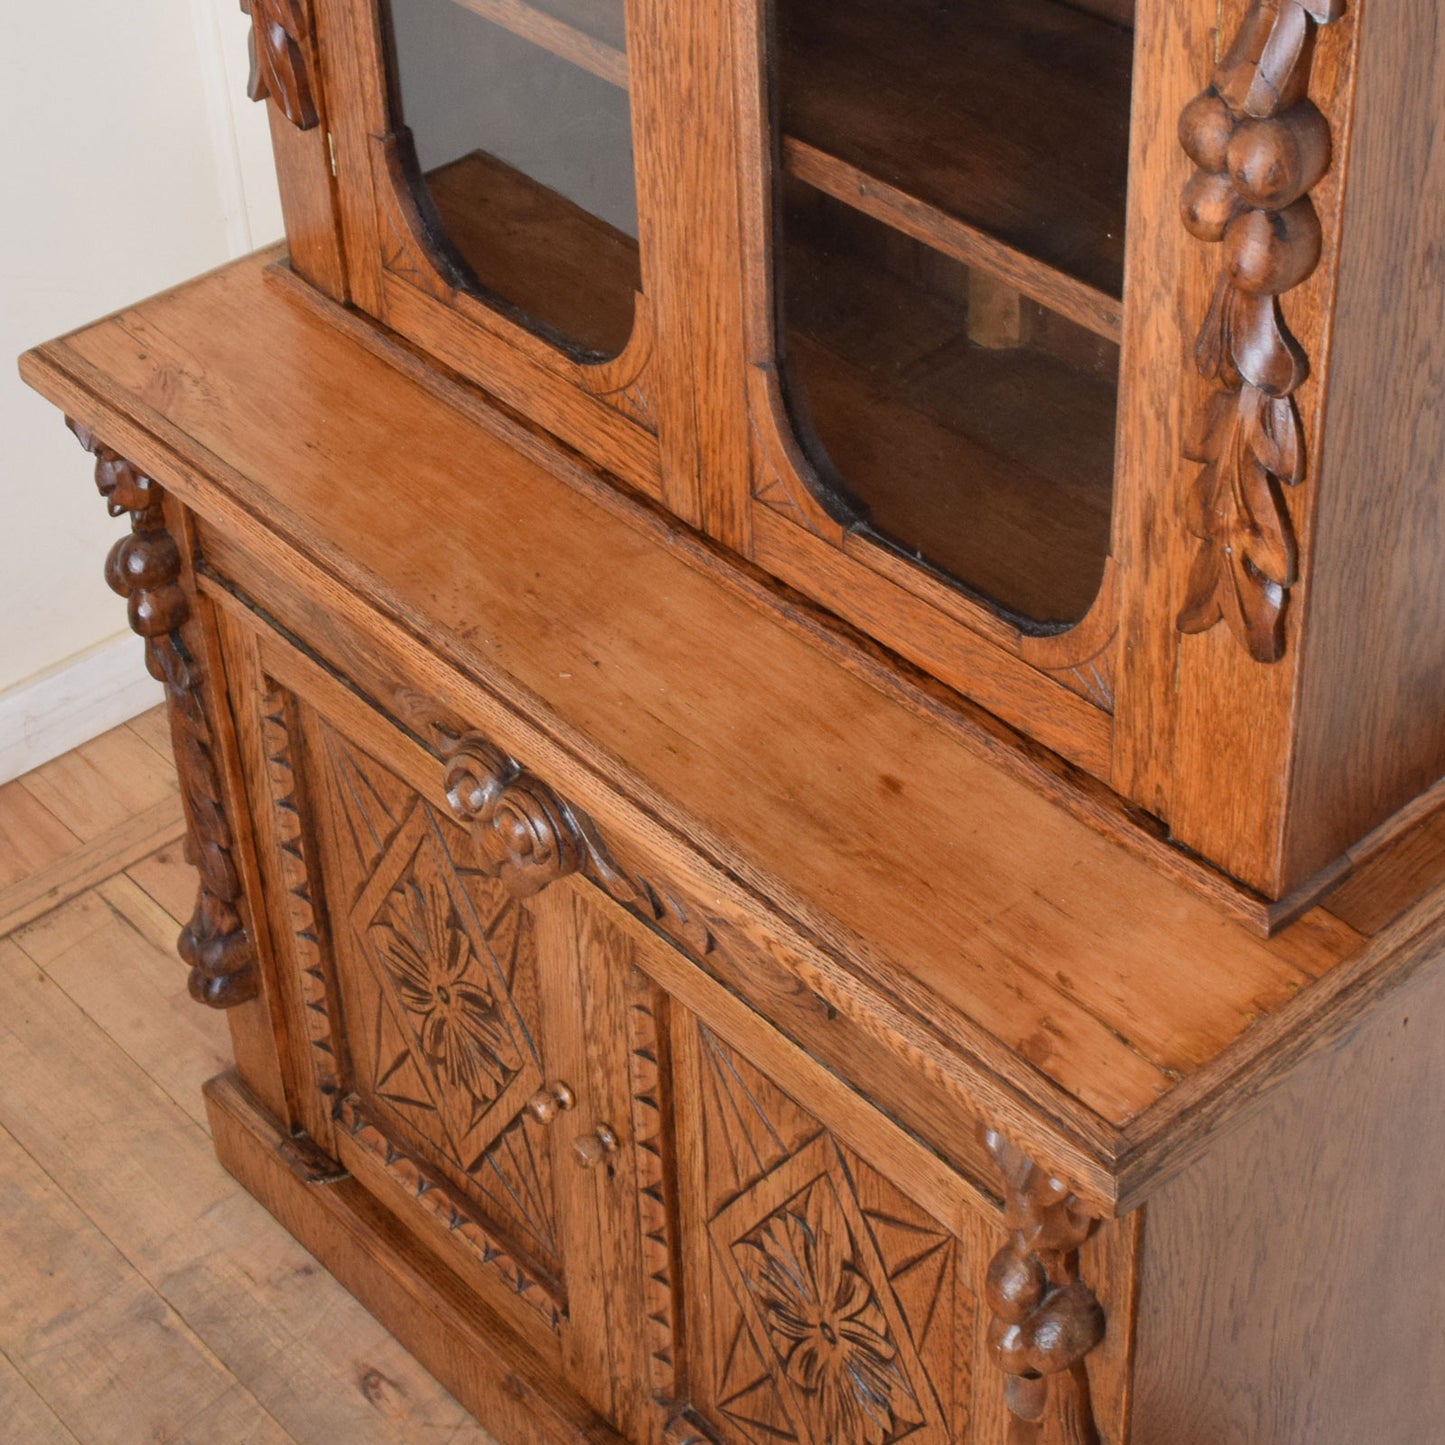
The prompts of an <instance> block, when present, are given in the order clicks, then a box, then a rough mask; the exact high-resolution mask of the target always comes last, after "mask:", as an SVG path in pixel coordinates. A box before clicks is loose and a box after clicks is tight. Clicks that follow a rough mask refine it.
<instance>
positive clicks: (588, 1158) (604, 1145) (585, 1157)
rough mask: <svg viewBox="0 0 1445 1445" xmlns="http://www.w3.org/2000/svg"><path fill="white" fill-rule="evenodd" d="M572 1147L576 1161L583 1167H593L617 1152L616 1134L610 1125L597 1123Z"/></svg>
mask: <svg viewBox="0 0 1445 1445" xmlns="http://www.w3.org/2000/svg"><path fill="white" fill-rule="evenodd" d="M572 1148H573V1149H574V1150H575V1151H576V1154H577V1162H578V1163H579V1164H580V1165H581V1166H582V1167H583V1168H584V1169H595V1168H596V1167H597V1166H598V1165H599V1164H601V1163H602V1162H603V1161H604V1160H606V1159H610V1158H611V1157H612V1155H614V1154H615V1153H616V1152H617V1135H616V1134H615V1133H613V1131H612V1127H611V1126H610V1125H608V1124H599V1125H598V1126H597V1127H596V1128H595V1129H594V1130H593V1131H592V1132H591V1133H590V1134H584V1135H582V1137H581V1138H580V1139H578V1140H576V1141H575V1142H574V1143H573V1145H572Z"/></svg>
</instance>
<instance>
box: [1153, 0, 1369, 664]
mask: <svg viewBox="0 0 1445 1445" xmlns="http://www.w3.org/2000/svg"><path fill="white" fill-rule="evenodd" d="M1343 13H1344V0H1255V3H1254V4H1253V5H1252V6H1251V8H1250V11H1249V13H1248V15H1247V16H1246V17H1245V20H1244V23H1243V25H1242V26H1241V28H1240V31H1239V34H1238V35H1237V36H1236V38H1235V41H1234V44H1233V45H1232V46H1231V48H1230V50H1229V52H1228V54H1227V55H1226V56H1225V57H1224V59H1223V61H1222V62H1221V63H1220V65H1219V68H1218V69H1217V70H1216V72H1215V74H1214V79H1213V83H1212V84H1211V85H1210V87H1209V89H1208V90H1206V91H1205V92H1204V93H1203V94H1202V95H1199V96H1196V97H1195V99H1194V100H1192V101H1191V102H1190V103H1189V105H1188V106H1187V107H1185V110H1184V113H1183V115H1182V116H1181V118H1180V125H1179V136H1180V141H1181V143H1182V144H1183V146H1184V149H1185V151H1186V152H1187V153H1188V155H1189V158H1190V159H1191V160H1192V161H1193V162H1194V164H1195V165H1196V166H1197V167H1198V169H1197V170H1196V171H1195V173H1194V175H1193V176H1192V177H1191V178H1190V180H1189V182H1188V184H1187V185H1186V186H1185V188H1184V194H1183V197H1182V203H1181V209H1182V214H1183V218H1184V224H1185V227H1186V228H1187V229H1188V231H1189V232H1190V234H1191V235H1193V236H1195V237H1197V238H1198V239H1199V240H1201V241H1206V242H1209V243H1211V244H1214V245H1219V246H1221V247H1222V248H1223V265H1222V267H1221V270H1220V275H1219V279H1218V282H1217V284H1216V287H1215V292H1214V300H1213V303H1212V304H1211V306H1210V309H1209V315H1208V317H1207V318H1206V320H1205V323H1204V327H1203V329H1202V331H1201V332H1200V334H1199V340H1198V343H1197V345H1196V348H1195V358H1196V362H1197V365H1198V368H1199V372H1200V374H1201V375H1202V376H1203V377H1204V378H1205V379H1206V380H1207V381H1208V382H1209V383H1210V385H1211V386H1212V387H1213V388H1214V395H1213V397H1212V398H1211V400H1210V402H1209V404H1208V406H1207V407H1206V409H1205V411H1204V414H1203V415H1202V416H1201V417H1200V418H1199V421H1198V424H1197V427H1196V432H1195V435H1194V437H1193V438H1192V439H1191V441H1190V443H1189V446H1188V449H1187V452H1188V455H1189V456H1190V458H1191V459H1193V460H1194V461H1197V462H1200V463H1201V464H1202V470H1201V471H1200V473H1199V475H1198V478H1197V480H1196V483H1195V487H1194V495H1193V498H1192V503H1191V514H1190V518H1189V526H1190V530H1191V531H1192V532H1193V533H1194V534H1195V536H1196V537H1197V538H1198V542H1199V547H1198V551H1197V553H1196V556H1195V560H1194V566H1193V570H1192V572H1191V575H1190V578H1189V586H1188V593H1187V597H1186V601H1185V604H1184V607H1183V610H1182V611H1181V612H1180V614H1179V628H1180V630H1181V631H1183V632H1204V631H1207V630H1208V629H1209V628H1211V627H1213V626H1214V625H1215V623H1217V622H1220V621H1223V622H1225V623H1226V624H1227V625H1228V626H1229V628H1230V629H1231V631H1233V632H1234V634H1235V635H1236V636H1237V637H1238V638H1239V640H1240V641H1241V642H1242V643H1243V644H1244V646H1245V647H1246V648H1247V649H1248V650H1249V653H1250V655H1251V656H1252V657H1254V658H1255V659H1256V660H1257V661H1259V662H1276V661H1278V660H1279V658H1280V657H1281V656H1283V654H1284V612H1285V606H1286V603H1287V601H1288V596H1289V590H1290V588H1292V587H1293V586H1294V585H1295V583H1296V582H1297V581H1298V577H1299V557H1298V546H1297V543H1296V539H1295V532H1294V527H1293V524H1292V522H1291V521H1290V515H1289V511H1288V508H1287V507H1286V506H1285V502H1284V496H1283V493H1282V490H1281V488H1282V487H1294V486H1298V485H1299V483H1300V482H1301V481H1302V480H1303V479H1304V475H1305V441H1304V429H1303V427H1302V425H1301V422H1300V416H1299V410H1298V407H1297V405H1296V403H1295V393H1296V392H1297V391H1298V390H1299V388H1300V387H1301V386H1302V385H1303V384H1304V382H1305V380H1306V379H1307V378H1308V376H1309V358H1308V357H1307V356H1306V354H1305V351H1304V348H1303V347H1302V346H1301V345H1300V343H1299V341H1298V340H1297V339H1296V338H1295V336H1294V335H1293V333H1292V332H1291V331H1290V329H1289V326H1288V324H1287V323H1286V321H1285V316H1284V310H1283V307H1282V306H1281V300H1280V298H1281V297H1283V296H1285V295H1287V294H1288V293H1289V292H1290V291H1293V290H1294V289H1295V288H1296V287H1297V286H1300V285H1301V284H1303V282H1304V281H1306V280H1307V279H1308V278H1309V276H1310V275H1311V274H1312V273H1313V272H1314V270H1315V268H1316V267H1317V266H1318V265H1319V262H1320V256H1321V253H1322V249H1323V235H1322V232H1321V227H1320V220H1319V216H1318V214H1317V213H1316V211H1315V208H1314V204H1313V202H1312V201H1311V200H1310V196H1309V193H1310V191H1311V190H1312V189H1313V188H1314V187H1315V186H1316V185H1318V184H1319V182H1320V180H1321V179H1322V178H1323V177H1324V175H1325V174H1326V172H1327V171H1328V170H1329V167H1330V153H1331V142H1330V127H1329V122H1328V121H1327V120H1326V119H1325V117H1324V116H1323V115H1322V114H1321V113H1320V111H1319V110H1318V108H1317V107H1316V106H1315V105H1314V103H1313V102H1312V101H1311V100H1310V99H1309V98H1308V95H1307V91H1308V87H1309V79H1310V73H1311V69H1312V64H1313V51H1314V39H1315V31H1316V28H1317V27H1318V26H1320V25H1328V24H1330V23H1331V22H1333V21H1335V20H1338V19H1339V18H1340V16H1341V15H1342V14H1343Z"/></svg>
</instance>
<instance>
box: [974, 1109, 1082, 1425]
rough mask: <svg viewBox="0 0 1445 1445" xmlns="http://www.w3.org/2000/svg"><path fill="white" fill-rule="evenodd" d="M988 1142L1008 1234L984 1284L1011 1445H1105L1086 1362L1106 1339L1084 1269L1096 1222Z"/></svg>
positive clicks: (1015, 1154)
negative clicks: (1082, 1258) (1082, 1256)
mask: <svg viewBox="0 0 1445 1445" xmlns="http://www.w3.org/2000/svg"><path fill="white" fill-rule="evenodd" d="M982 1137H983V1142H984V1145H985V1147H986V1148H987V1149H988V1152H989V1154H990V1155H991V1156H992V1158H993V1161H994V1163H995V1165H996V1166H997V1167H998V1172H999V1178H1000V1179H1001V1181H1002V1183H1003V1190H1004V1225H1005V1227H1006V1228H1007V1229H1008V1231H1009V1238H1008V1243H1006V1244H1005V1245H1004V1247H1003V1248H1002V1249H1001V1250H999V1252H998V1253H997V1254H996V1255H994V1257H993V1261H992V1263H991V1264H990V1265H989V1267H988V1279H987V1283H986V1290H987V1296H988V1304H989V1309H990V1310H991V1311H992V1314H993V1319H992V1321H991V1323H990V1325H989V1332H988V1343H989V1350H990V1353H991V1354H992V1355H993V1358H994V1360H995V1361H996V1362H997V1364H998V1365H999V1367H1000V1369H1002V1370H1003V1372H1004V1374H1005V1375H1007V1377H1008V1383H1007V1387H1006V1396H1007V1400H1008V1408H1009V1412H1010V1414H1011V1415H1012V1416H1013V1419H1012V1421H1011V1422H1010V1426H1009V1445H1044V1442H1048V1445H1099V1435H1098V1431H1097V1430H1096V1429H1095V1426H1094V1412H1093V1408H1092V1406H1091V1404H1090V1400H1089V1377H1088V1374H1087V1372H1086V1371H1085V1369H1084V1359H1085V1357H1086V1356H1087V1355H1088V1354H1089V1352H1090V1351H1091V1350H1092V1349H1093V1348H1094V1347H1095V1346H1096V1345H1097V1344H1098V1343H1099V1342H1100V1340H1102V1339H1103V1338H1104V1329H1105V1320H1104V1311H1103V1309H1102V1308H1101V1307H1100V1305H1099V1301H1098V1300H1097V1299H1095V1297H1094V1292H1093V1291H1092V1290H1091V1289H1090V1288H1089V1287H1088V1285H1086V1284H1085V1283H1084V1282H1083V1281H1082V1280H1081V1279H1080V1278H1079V1272H1078V1252H1079V1248H1080V1246H1081V1245H1082V1244H1083V1243H1084V1241H1085V1240H1086V1239H1087V1238H1088V1237H1089V1234H1090V1232H1091V1230H1092V1229H1093V1226H1094V1220H1093V1218H1092V1217H1091V1215H1090V1214H1089V1212H1088V1210H1087V1208H1086V1207H1085V1206H1084V1205H1083V1204H1082V1203H1081V1202H1080V1201H1079V1200H1078V1199H1077V1198H1076V1197H1075V1195H1074V1194H1073V1192H1072V1191H1071V1190H1070V1188H1069V1186H1068V1185H1067V1184H1066V1183H1065V1182H1064V1181H1063V1180H1061V1179H1056V1178H1054V1177H1053V1176H1052V1175H1051V1174H1049V1173H1048V1172H1047V1171H1046V1170H1043V1169H1040V1168H1039V1166H1038V1165H1037V1164H1035V1163H1034V1162H1033V1161H1032V1160H1031V1159H1029V1158H1027V1157H1026V1156H1025V1155H1024V1154H1022V1153H1021V1152H1020V1151H1019V1150H1018V1149H1016V1148H1014V1146H1013V1145H1012V1144H1010V1143H1009V1142H1008V1140H1007V1139H1005V1138H1003V1136H1002V1135H1000V1134H998V1133H996V1132H994V1131H993V1130H991V1129H985V1130H983V1131H982Z"/></svg>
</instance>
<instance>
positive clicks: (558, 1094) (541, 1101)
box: [526, 1079, 577, 1124]
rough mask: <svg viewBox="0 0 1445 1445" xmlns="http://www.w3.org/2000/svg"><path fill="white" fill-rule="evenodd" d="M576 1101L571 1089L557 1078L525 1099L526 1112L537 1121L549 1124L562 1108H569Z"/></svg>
mask: <svg viewBox="0 0 1445 1445" xmlns="http://www.w3.org/2000/svg"><path fill="white" fill-rule="evenodd" d="M576 1102H577V1100H576V1098H575V1097H574V1095H573V1093H572V1090H571V1089H570V1088H569V1087H568V1086H567V1085H566V1084H564V1083H562V1081H561V1080H560V1079H559V1080H558V1081H557V1082H556V1083H555V1084H544V1085H543V1086H542V1087H541V1088H540V1089H538V1090H537V1092H536V1093H535V1094H533V1095H532V1097H531V1098H530V1099H528V1100H527V1106H526V1107H527V1112H528V1113H529V1114H530V1115H531V1116H532V1117H533V1118H534V1119H535V1120H536V1121H537V1122H538V1123H539V1124H550V1123H551V1122H552V1120H553V1119H555V1118H556V1117H557V1115H558V1114H559V1113H561V1112H562V1111H563V1110H564V1109H570V1108H571V1107H572V1106H573V1104H575V1103H576Z"/></svg>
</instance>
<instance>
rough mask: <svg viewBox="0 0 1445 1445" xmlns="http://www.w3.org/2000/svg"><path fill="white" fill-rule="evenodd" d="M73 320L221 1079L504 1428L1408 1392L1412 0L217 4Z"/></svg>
mask: <svg viewBox="0 0 1445 1445" xmlns="http://www.w3.org/2000/svg"><path fill="white" fill-rule="evenodd" d="M248 8H249V11H250V13H251V18H252V22H253V31H254V34H253V45H254V71H253V78H252V94H253V95H254V96H255V97H256V98H257V99H258V100H260V101H263V102H264V103H265V105H266V106H267V108H268V110H269V114H270V124H271V129H272V135H273V138H274V143H275V151H276V158H277V165H278V171H279V176H280V182H281V191H282V197H283V204H284V210H285V216H286V230H287V240H286V243H285V245H284V246H283V247H278V248H276V249H274V250H271V251H268V252H264V253H261V254H259V255H257V256H254V257H251V258H249V259H246V260H243V261H241V262H238V263H236V264H234V265H232V266H229V267H227V268H225V269H223V270H220V271H217V272H215V273H213V274H211V275H209V276H206V277H203V278H201V279H199V280H196V281H193V282H191V283H189V284H188V285H185V286H182V287H180V288H179V289H177V290H175V291H172V292H169V293H167V294H165V295H163V296H160V297H157V298H155V299H153V300H151V301H148V302H145V303H144V304H141V305H139V306H136V307H135V308H134V309H132V310H129V311H125V312H122V313H120V314H118V315H116V316H113V317H111V318H109V319H108V320H105V321H102V322H100V323H98V324H96V325H93V326H90V327H88V328H86V329H84V330H82V331H80V332H77V333H75V334H74V335H71V336H68V337H66V338H64V339H62V340H59V341H56V342H53V343H51V344H49V345H46V346H43V347H41V348H39V349H38V350H36V351H34V352H32V353H30V354H29V355H28V356H27V357H26V358H25V359H24V361H23V362H22V367H23V370H24V373H25V376H26V377H27V378H28V379H29V381H30V382H31V383H32V384H33V385H34V386H35V387H37V388H38V389H39V390H40V391H41V392H43V393H44V394H45V395H46V396H47V397H49V398H50V399H51V400H52V401H53V402H54V403H55V404H56V405H57V406H58V407H60V408H63V410H64V412H65V413H66V415H67V416H68V417H69V418H70V419H71V426H72V428H73V429H74V431H75V433H76V435H77V436H78V437H79V438H80V441H81V442H82V444H83V445H84V446H85V447H86V448H87V449H88V450H89V451H90V452H92V453H94V456H95V459H96V464H97V478H98V480H99V484H100V490H101V492H102V494H103V496H104V500H105V503H106V505H108V506H109V508H110V510H111V512H112V513H114V514H116V515H117V516H122V515H128V517H129V519H130V531H129V534H128V535H126V536H125V537H124V539H123V540H122V541H121V542H120V543H119V544H118V545H117V546H116V547H115V549H114V551H113V552H112V553H111V556H110V560H109V563H108V573H109V578H110V582H111V584H112V586H113V587H114V589H115V590H116V591H117V592H119V593H120V594H121V595H122V596H124V597H125V598H126V599H127V603H128V606H129V610H130V621H131V623H132V625H133V626H134V628H135V629H136V631H137V632H139V633H140V634H141V635H142V636H143V637H144V638H145V640H146V645H147V653H148V659H149V666H150V669H151V671H152V672H153V673H154V674H155V676H156V677H157V678H158V679H160V681H161V682H163V684H164V686H165V691H166V696H167V698H168V702H169V710H170V717H171V725H172V730H173V734H174V739H175V748H176V756H177V762H178V764H179V769H180V775H181V778H182V781H183V787H184V794H185V800H186V804H187V810H188V817H189V824H190V856H191V858H192V861H193V862H194V864H195V866H196V869H197V871H198V873H199V878H200V893H199V899H198V902H197V905H196V912H195V917H194V919H193V921H192V922H191V924H190V925H189V926H188V927H187V928H186V930H185V932H184V934H183V936H182V938H181V941H180V951H181V954H182V956H183V958H184V959H185V961H186V963H187V964H188V965H189V968H190V990H191V993H192V994H193V995H194V996H195V998H196V1000H197V1001H198V1003H200V1004H202V1005H207V1006H210V1007H213V1008H219V1009H224V1010H227V1012H228V1017H229V1019H230V1022H231V1029H232V1036H233V1039H234V1046H235V1067H234V1069H232V1070H231V1071H230V1072H228V1073H226V1074H224V1075H223V1076H221V1077H220V1078H218V1079H216V1080H215V1081H214V1082H213V1083H212V1084H211V1085H210V1086H209V1090H208V1098H209V1105H210V1111H211V1117H212V1121H213V1124H214V1134H215V1142H216V1148H217V1150H218V1152H219V1154H220V1157H221V1159H222V1160H223V1161H224V1163H225V1165H226V1167H227V1168H228V1169H230V1170H231V1171H232V1172H233V1173H234V1174H235V1175H236V1176H237V1177H238V1178H240V1179H241V1180H242V1181H243V1182H244V1183H245V1185H246V1186H247V1188H249V1189H250V1190H251V1191H252V1192H253V1193H255V1194H256V1195H257V1196H258V1197H259V1198H260V1199H262V1200H263V1201H264V1202H265V1203H266V1205H267V1206H268V1207H269V1208H270V1209H271V1210H272V1211H274V1212H275V1213H276V1214H277V1215H278V1216H279V1217H280V1218H281V1219H282V1220H283V1221H284V1222H285V1224H286V1225H287V1227H288V1228H289V1229H291V1230H292V1231H293V1232H294V1233H295V1234H296V1235H297V1237H298V1238H300V1239H301V1240H303V1241H305V1243H306V1244H307V1245H309V1246H310V1248H311V1249H312V1250H313V1251H314V1252H315V1253H316V1255H317V1256H318V1257H319V1258H320V1259H321V1260H323V1261H324V1262H325V1264H326V1265H327V1267H328V1268H330V1269H331V1270H333V1271H334V1272H335V1274H336V1275H337V1276H338V1278H340V1279H341V1280H342V1281H344V1282H345V1284H346V1285H347V1287H348V1288H349V1289H351V1290H352V1291H354V1292H355V1293H356V1295H357V1296H358V1297H359V1298H360V1299H361V1300H363V1301H364V1302H365V1303H366V1304H367V1306H368V1307H369V1308H371V1309H372V1310H373V1311H374V1312H375V1313H376V1314H377V1315H378V1316H379V1317H380V1318H381V1319H382V1320H384V1321H385V1322H386V1323H387V1324H388V1325H389V1326H390V1327H391V1328H392V1329H393V1330H394V1331H395V1332H396V1333H397V1335H399V1336H400V1337H401V1339H402V1340H403V1341H405V1342H406V1343H407V1344H408V1345H409V1346H410V1348H412V1349H413V1350H414V1351H415V1352H416V1354H417V1355H418V1356H419V1357H420V1358H421V1359H422V1360H423V1361H424V1362H425V1363H426V1364H427V1365H428V1366H429V1367H430V1368H431V1369H432V1370H433V1371H434V1372H435V1373H436V1374H437V1375H438V1376H439V1377H440V1378H441V1379H442V1380H443V1381H445V1383H446V1384H447V1385H448V1386H450V1387H451V1388H452V1389H453V1390H454V1391H455V1392H456V1393H457V1394H458V1395H459V1396H460V1397H461V1398H462V1399H463V1400H464V1401H465V1402H467V1404H468V1405H469V1406H470V1407H471V1408H472V1409H473V1410H474V1411H475V1412H476V1414H477V1415H478V1417H479V1418H480V1419H481V1421H482V1422H483V1423H484V1424H485V1425H486V1427H487V1428H488V1429H489V1430H491V1431H492V1432H494V1433H495V1435H496V1436H497V1437H498V1438H499V1439H500V1440H503V1441H506V1442H513V1445H518V1442H521V1445H530V1442H545V1441H558V1442H560V1441H573V1442H581V1441H592V1442H602V1441H613V1442H620V1441H627V1442H633V1445H686V1442H699V1445H701V1442H714V1445H779V1442H794V1441H796V1442H799V1445H892V1442H901V1441H908V1442H911V1445H934V1442H937V1445H943V1442H969V1445H1004V1442H1008V1445H1025V1442H1041V1445H1100V1442H1107V1445H1125V1442H1132V1445H1225V1442H1231V1445H1233V1442H1251V1445H1432V1442H1439V1441H1440V1440H1442V1439H1445V1345H1442V1341H1445V1267H1442V1266H1441V1264H1440V1251H1439V1249H1438V1247H1437V1246H1438V1242H1439V1238H1440V1227H1441V1220H1442V1217H1445V1214H1442V1210H1445V1206H1442V1203H1441V1199H1442V1194H1445V1150H1442V1149H1441V1147H1440V1145H1441V1140H1440V1124H1441V1117H1440V1099H1441V1097H1442V1090H1445V810H1442V808H1441V806H1440V804H1441V800H1442V796H1445V792H1442V787H1441V785H1440V779H1441V776H1442V773H1445V485H1442V470H1445V403H1442V389H1445V249H1442V247H1445V240H1442V238H1445V141H1442V140H1441V136H1440V131H1439V120H1440V116H1441V114H1442V113H1445V44H1442V42H1445V32H1442V21H1441V18H1440V13H1439V7H1438V6H1437V5H1436V4H1435V3H1434V0H1391V3H1386V0H887V3H885V0H250V3H249V6H248Z"/></svg>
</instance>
